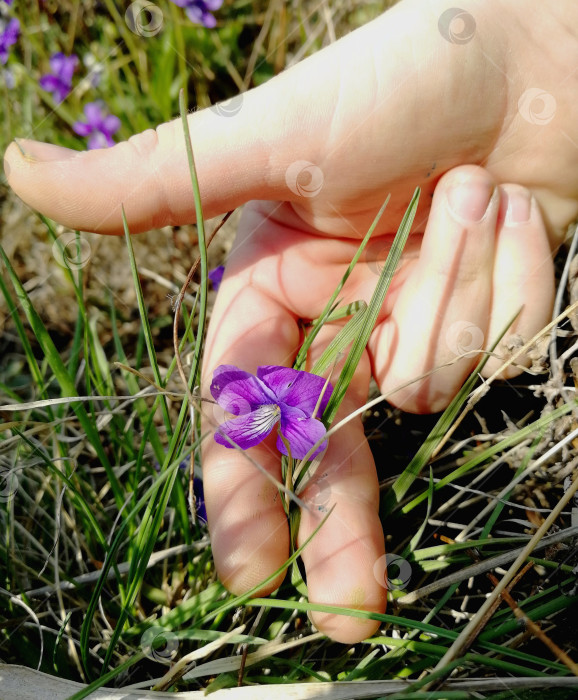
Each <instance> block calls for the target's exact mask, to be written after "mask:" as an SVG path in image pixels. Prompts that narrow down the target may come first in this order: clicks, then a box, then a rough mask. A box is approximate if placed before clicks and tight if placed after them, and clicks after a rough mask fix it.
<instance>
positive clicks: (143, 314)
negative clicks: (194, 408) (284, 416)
mask: <svg viewBox="0 0 578 700" xmlns="http://www.w3.org/2000/svg"><path fill="white" fill-rule="evenodd" d="M122 224H123V226H124V238H125V241H126V247H127V250H128V257H129V262H130V269H131V272H132V279H133V284H134V289H135V292H136V299H137V304H138V310H139V314H140V319H141V323H142V330H143V334H144V340H145V343H146V347H147V352H148V357H149V362H150V365H151V369H152V371H153V376H154V380H155V382H156V384H158V386H161V387H164V383H163V380H162V377H161V373H160V370H159V365H158V362H157V354H156V352H155V348H154V344H153V336H152V331H151V326H150V323H149V318H148V313H147V309H146V305H145V302H144V296H143V291H142V286H141V283H140V277H139V274H138V267H137V264H136V259H135V256H134V248H133V246H132V240H131V237H130V231H129V229H128V222H127V220H126V216H125V212H124V208H123V210H122ZM160 405H161V410H162V414H163V422H164V425H165V428H166V431H167V434H168V435H171V433H172V426H171V421H170V418H169V407H168V405H167V400H166V397H164V396H163V397H162V398H161V404H160Z"/></svg>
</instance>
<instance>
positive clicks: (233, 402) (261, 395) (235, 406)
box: [211, 374, 277, 416]
mask: <svg viewBox="0 0 578 700" xmlns="http://www.w3.org/2000/svg"><path fill="white" fill-rule="evenodd" d="M225 381H226V379H225V380H224V379H221V378H219V379H217V382H219V384H218V385H217V386H218V387H219V389H215V391H216V392H217V394H218V398H217V397H216V396H215V391H213V384H214V382H213V384H211V393H212V394H213V396H214V397H215V399H216V401H217V403H218V404H219V406H221V407H222V408H224V409H225V411H227V412H228V413H232V414H233V415H235V416H239V415H243V414H244V413H250V412H251V411H254V410H255V409H256V408H257V407H258V406H262V405H266V404H276V403H277V401H276V399H275V396H274V395H273V394H272V393H271V392H270V391H268V390H267V387H266V386H265V385H264V384H263V382H261V381H260V380H259V379H257V377H254V376H253V375H252V374H250V375H249V376H248V377H245V378H243V379H237V380H233V381H227V382H226V383H225Z"/></svg>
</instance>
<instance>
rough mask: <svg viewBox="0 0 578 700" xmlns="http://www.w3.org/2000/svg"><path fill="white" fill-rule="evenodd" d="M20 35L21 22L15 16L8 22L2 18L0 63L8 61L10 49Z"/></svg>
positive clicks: (0, 24)
mask: <svg viewBox="0 0 578 700" xmlns="http://www.w3.org/2000/svg"><path fill="white" fill-rule="evenodd" d="M19 36H20V22H19V21H18V20H17V19H16V18H15V17H13V18H12V19H11V20H9V21H8V22H4V21H2V20H1V19H0V63H2V64H3V65H4V64H6V62H7V61H8V49H9V48H10V47H11V46H13V45H14V44H15V43H16V42H17V41H18V37H19Z"/></svg>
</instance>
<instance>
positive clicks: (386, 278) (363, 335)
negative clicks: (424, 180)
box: [323, 188, 420, 425]
mask: <svg viewBox="0 0 578 700" xmlns="http://www.w3.org/2000/svg"><path fill="white" fill-rule="evenodd" d="M419 195H420V190H419V188H417V189H416V191H415V192H414V195H413V197H412V199H411V202H410V203H409V206H408V208H407V210H406V212H405V214H404V216H403V219H402V221H401V224H400V225H399V229H398V231H397V234H396V236H395V238H394V240H393V243H392V246H391V249H390V251H389V254H388V256H387V260H386V262H385V265H384V267H383V270H382V271H381V274H380V276H379V280H378V282H377V286H376V288H375V291H374V293H373V295H372V297H371V301H370V302H369V306H368V308H367V310H366V311H365V314H364V317H363V321H364V323H363V326H362V328H361V329H360V332H359V335H358V336H357V337H356V338H355V340H354V341H353V346H352V348H351V350H350V351H349V354H348V356H347V360H346V361H345V365H344V367H343V370H342V371H341V374H340V375H339V379H338V380H337V382H336V384H335V387H334V389H333V393H332V394H331V398H330V399H329V403H328V404H327V408H326V409H325V413H324V414H323V421H324V422H325V424H326V425H330V424H331V422H332V421H333V419H334V418H335V415H336V413H337V411H338V409H339V406H340V405H341V402H342V401H343V398H344V396H345V392H346V391H347V387H348V386H349V383H350V382H351V380H352V378H353V375H354V373H355V370H356V369H357V365H358V364H359V361H360V359H361V356H362V354H363V351H364V350H365V347H366V345H367V343H368V341H369V337H370V335H371V333H372V332H373V328H374V326H375V322H376V321H377V317H378V314H379V312H380V310H381V308H382V306H383V301H384V299H385V295H386V294H387V291H388V289H389V285H390V283H391V280H392V279H393V275H394V274H395V270H396V269H397V265H398V263H399V260H400V258H401V254H402V251H403V249H404V247H405V243H406V241H407V238H408V236H409V234H410V231H411V227H412V224H413V220H414V217H415V213H416V211H417V205H418V201H419ZM386 203H387V202H386ZM384 208H385V205H384V206H383V207H382V208H381V210H380V214H379V215H378V217H379V216H380V215H381V214H382V213H383V210H384ZM377 220H378V219H376V221H375V222H374V226H375V225H377Z"/></svg>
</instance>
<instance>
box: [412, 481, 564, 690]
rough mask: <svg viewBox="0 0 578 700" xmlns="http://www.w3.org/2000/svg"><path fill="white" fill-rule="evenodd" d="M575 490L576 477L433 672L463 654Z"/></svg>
mask: <svg viewBox="0 0 578 700" xmlns="http://www.w3.org/2000/svg"><path fill="white" fill-rule="evenodd" d="M576 491H578V477H577V478H576V479H574V481H573V483H572V485H571V486H570V488H569V489H568V490H567V491H566V493H565V494H564V495H563V496H562V498H561V499H560V500H559V502H558V503H557V505H556V507H555V508H554V509H553V510H552V512H551V513H550V515H549V516H548V517H547V518H546V520H544V522H543V523H542V525H541V526H540V527H539V528H538V530H537V531H536V533H535V534H534V536H533V537H532V539H531V540H530V541H529V542H528V544H527V545H526V546H525V547H524V549H523V550H522V551H521V552H520V554H519V555H518V557H517V558H516V561H515V562H514V563H513V564H512V566H511V567H510V568H509V569H508V571H507V573H506V574H505V575H504V576H503V577H502V580H501V581H500V582H499V583H498V585H497V586H496V587H495V589H494V590H493V592H492V593H491V595H490V596H489V597H488V598H487V600H486V602H485V603H484V604H483V605H482V607H481V608H480V609H479V610H478V612H477V613H476V614H475V615H474V617H473V618H472V619H471V620H470V621H469V622H468V624H467V625H466V626H465V627H464V629H463V630H462V632H461V634H460V635H459V637H458V638H457V639H456V640H455V641H454V643H453V644H452V645H451V647H450V648H449V649H448V650H447V652H446V653H445V654H444V655H443V657H442V658H441V659H440V661H439V662H438V664H437V665H436V667H435V668H434V673H435V672H436V671H441V670H442V669H444V668H445V667H446V666H448V665H449V664H451V662H452V661H454V659H457V658H458V657H459V656H461V655H463V653H464V652H465V651H466V650H467V649H468V647H469V646H470V645H471V644H472V642H473V641H474V639H475V638H476V637H477V636H478V634H479V633H480V631H481V628H482V627H483V625H484V624H485V621H486V616H487V615H488V612H489V611H490V610H491V609H492V608H493V607H494V605H495V601H496V600H499V598H500V596H501V595H502V592H503V591H505V590H506V588H507V586H508V584H509V583H510V581H511V580H512V579H513V578H514V576H515V575H516V572H517V571H518V569H519V568H520V567H521V566H522V565H523V563H524V562H525V561H526V559H527V558H528V556H530V554H531V553H532V551H533V550H534V548H535V546H536V545H537V544H538V542H539V541H540V540H541V539H542V537H543V536H544V535H545V534H546V533H547V532H548V530H549V529H550V528H551V527H552V525H553V524H554V522H555V521H556V519H557V518H558V516H559V515H560V513H561V512H562V511H563V510H564V508H565V506H566V505H567V504H568V503H569V502H570V501H571V500H572V498H573V496H574V494H575V493H576ZM448 670H449V669H448ZM426 688H427V686H426ZM424 689H425V688H424Z"/></svg>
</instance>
